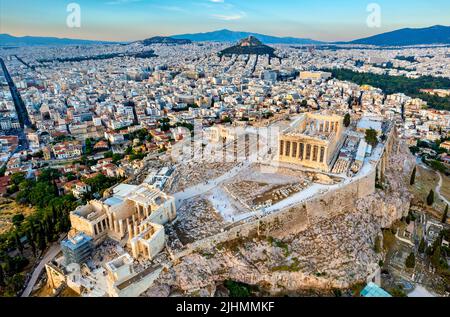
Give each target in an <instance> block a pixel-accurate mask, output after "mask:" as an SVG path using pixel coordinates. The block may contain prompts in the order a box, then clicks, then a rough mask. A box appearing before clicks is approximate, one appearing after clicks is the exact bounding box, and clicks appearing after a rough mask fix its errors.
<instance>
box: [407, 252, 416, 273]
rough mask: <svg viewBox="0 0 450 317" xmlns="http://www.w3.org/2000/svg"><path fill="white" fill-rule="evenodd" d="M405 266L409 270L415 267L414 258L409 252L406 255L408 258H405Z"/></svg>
mask: <svg viewBox="0 0 450 317" xmlns="http://www.w3.org/2000/svg"><path fill="white" fill-rule="evenodd" d="M405 265H406V267H407V268H410V269H412V268H414V267H415V266H416V257H415V256H414V253H413V252H411V253H410V254H409V255H408V257H407V258H406V261H405Z"/></svg>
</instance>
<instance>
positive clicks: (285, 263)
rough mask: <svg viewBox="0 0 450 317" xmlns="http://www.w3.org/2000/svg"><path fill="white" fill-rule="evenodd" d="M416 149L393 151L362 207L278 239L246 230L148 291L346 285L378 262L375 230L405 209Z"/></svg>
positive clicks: (189, 259)
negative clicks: (229, 284) (228, 284)
mask: <svg viewBox="0 0 450 317" xmlns="http://www.w3.org/2000/svg"><path fill="white" fill-rule="evenodd" d="M413 166H414V157H412V156H411V155H410V154H409V150H408V148H407V147H406V146H405V145H401V146H399V149H398V151H397V152H396V153H395V154H393V155H392V157H391V158H390V166H389V168H388V170H387V171H386V180H385V185H384V187H385V188H384V189H383V190H377V191H376V192H375V193H374V194H372V195H370V196H368V197H365V198H363V199H359V200H358V201H357V203H356V208H354V209H353V210H348V211H347V212H343V213H340V214H338V215H336V216H334V217H332V218H328V219H326V218H325V219H324V220H322V221H320V222H319V223H317V224H314V225H312V226H310V227H309V228H307V229H306V230H304V231H302V232H300V233H296V234H291V235H289V234H286V236H283V237H280V236H278V237H279V239H274V238H272V237H261V236H258V237H246V238H241V239H237V240H234V241H229V242H227V243H223V244H220V245H217V246H216V247H214V248H211V249H209V250H202V251H199V252H197V253H193V254H190V255H188V256H185V257H183V258H182V259H181V260H180V261H179V262H178V263H174V266H173V267H171V268H170V269H167V270H166V271H165V272H164V273H163V274H162V275H161V277H160V279H159V280H158V281H157V283H156V284H155V285H154V287H153V288H152V289H150V290H149V291H148V293H147V295H155V293H158V291H157V290H161V289H163V290H164V292H165V293H168V292H169V291H168V290H169V289H172V290H173V289H176V290H179V291H181V292H183V293H185V294H191V295H202V296H205V295H214V293H215V291H216V285H217V283H220V282H222V281H224V280H227V279H231V280H235V281H240V282H244V283H247V284H251V285H258V286H259V287H260V288H261V289H264V290H266V291H268V292H270V293H272V294H277V293H282V292H293V291H299V290H302V289H324V290H329V289H332V288H345V287H348V286H350V285H351V284H353V283H356V282H364V281H365V280H366V278H367V276H368V275H370V274H372V273H373V272H375V271H376V270H377V269H378V261H379V260H380V259H381V255H380V254H377V253H375V251H374V244H375V237H376V236H378V235H379V234H380V233H381V229H382V228H385V227H390V226H391V225H392V223H393V222H394V221H395V220H397V219H399V218H401V217H402V216H403V215H405V214H406V213H407V212H408V210H409V201H410V199H411V195H410V194H409V192H408V189H407V182H408V181H409V175H410V173H411V170H412V168H413Z"/></svg>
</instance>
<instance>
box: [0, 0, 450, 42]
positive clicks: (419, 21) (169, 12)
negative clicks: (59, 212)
mask: <svg viewBox="0 0 450 317" xmlns="http://www.w3.org/2000/svg"><path fill="white" fill-rule="evenodd" d="M72 2H74V3H77V4H79V6H80V8H81V27H80V28H69V27H68V26H67V24H66V19H67V16H68V15H69V13H68V12H67V10H66V9H67V5H68V4H69V3H72ZM370 3H377V4H378V5H379V6H380V8H381V26H380V27H379V28H370V27H368V26H367V23H366V20H367V17H368V15H369V14H370V13H369V12H367V11H366V9H367V6H368V5H369V4H370ZM436 24H442V25H450V1H449V0H431V1H425V0H395V1H393V0H389V1H388V0H382V1H381V0H379V1H361V0H72V1H67V0H0V33H9V34H11V35H15V36H23V35H34V36H56V37H70V38H81V39H96V40H117V41H131V40H138V39H143V38H147V37H151V36H155V35H174V34H181V33H195V32H208V31H214V30H218V29H224V28H226V29H230V30H234V31H249V32H257V33H264V34H268V35H276V36H295V37H306V38H312V39H316V40H325V41H327V40H330V41H334V40H336V41H337V40H350V39H356V38H361V37H365V36H369V35H373V34H378V33H382V32H385V31H390V30H394V29H398V28H403V27H426V26H431V25H436Z"/></svg>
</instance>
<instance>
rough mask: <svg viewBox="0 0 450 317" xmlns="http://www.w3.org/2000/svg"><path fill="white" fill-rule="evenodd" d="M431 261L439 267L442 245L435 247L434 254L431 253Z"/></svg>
mask: <svg viewBox="0 0 450 317" xmlns="http://www.w3.org/2000/svg"><path fill="white" fill-rule="evenodd" d="M431 263H433V265H434V266H435V267H439V266H440V264H441V247H440V246H439V245H438V246H436V247H435V248H434V251H433V255H431Z"/></svg>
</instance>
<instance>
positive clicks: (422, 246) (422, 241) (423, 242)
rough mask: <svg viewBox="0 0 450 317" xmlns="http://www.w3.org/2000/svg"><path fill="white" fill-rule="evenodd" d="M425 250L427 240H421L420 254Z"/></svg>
mask: <svg viewBox="0 0 450 317" xmlns="http://www.w3.org/2000/svg"><path fill="white" fill-rule="evenodd" d="M425 248H426V244H425V239H424V238H422V240H420V243H419V252H420V253H424V252H425Z"/></svg>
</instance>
